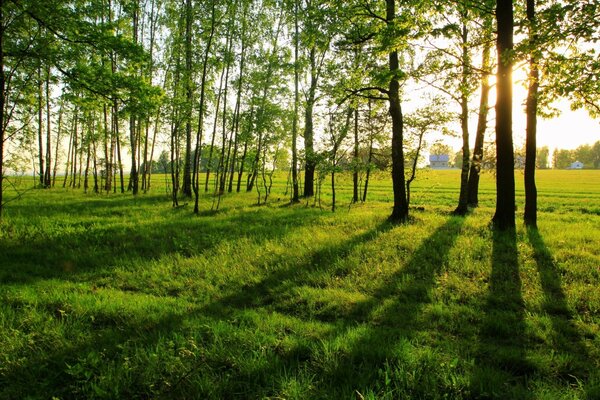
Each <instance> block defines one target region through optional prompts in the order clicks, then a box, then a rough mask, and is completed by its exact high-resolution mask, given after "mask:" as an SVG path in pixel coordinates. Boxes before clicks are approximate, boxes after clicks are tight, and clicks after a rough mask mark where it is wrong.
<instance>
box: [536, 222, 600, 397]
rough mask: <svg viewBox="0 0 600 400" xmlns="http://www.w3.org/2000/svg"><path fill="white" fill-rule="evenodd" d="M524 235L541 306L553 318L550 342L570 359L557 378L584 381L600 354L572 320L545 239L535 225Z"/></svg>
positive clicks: (596, 388) (599, 392)
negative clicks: (535, 272) (534, 268)
mask: <svg viewBox="0 0 600 400" xmlns="http://www.w3.org/2000/svg"><path fill="white" fill-rule="evenodd" d="M527 236H528V238H529V243H530V244H531V247H532V249H533V257H534V259H535V261H536V265H537V270H538V273H539V274H540V283H541V286H542V290H543V291H544V297H545V301H544V303H543V309H544V311H545V312H546V313H547V314H548V316H549V317H550V319H551V321H552V328H553V330H554V338H553V339H554V340H553V345H554V347H555V348H556V350H558V351H559V352H562V353H564V354H565V355H566V356H567V357H568V358H569V362H567V363H564V365H563V366H562V368H561V370H560V371H559V378H560V379H563V380H565V381H566V382H568V383H570V384H575V383H577V382H583V381H585V380H587V379H588V378H589V375H590V372H592V371H594V370H595V371H598V369H599V368H600V364H598V363H599V361H598V360H600V358H599V357H598V356H599V354H595V355H592V354H590V350H589V349H588V347H587V346H586V345H585V341H584V338H583V337H582V334H581V332H580V330H579V329H578V328H577V327H576V325H575V323H574V315H573V312H572V311H571V310H570V309H569V306H568V304H567V297H566V295H565V292H564V291H563V289H562V284H561V275H560V271H559V269H558V266H557V265H556V262H555V260H554V257H552V253H551V252H550V250H549V249H548V247H547V246H546V243H545V242H544V239H543V238H542V236H541V235H540V233H539V231H538V230H537V229H535V228H530V229H528V230H527ZM594 360H596V361H595V362H594ZM594 364H595V366H594ZM596 374H597V372H596ZM595 390H596V391H597V395H600V386H598V385H596V387H595Z"/></svg>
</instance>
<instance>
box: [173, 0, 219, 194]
mask: <svg viewBox="0 0 600 400" xmlns="http://www.w3.org/2000/svg"><path fill="white" fill-rule="evenodd" d="M213 1H214V0H213ZM192 19H193V16H192V0H186V1H185V44H184V46H185V47H184V51H185V76H184V79H185V96H186V105H185V161H184V166H183V186H182V188H181V192H182V194H183V196H185V197H192V103H193V88H192ZM213 23H214V21H213ZM211 37H212V35H211ZM208 53H209V51H208V50H207V54H208ZM203 79H204V77H203ZM200 111H201V112H202V110H200ZM201 118H202V117H201ZM198 129H201V128H200V127H199V128H198ZM194 158H196V157H194Z"/></svg>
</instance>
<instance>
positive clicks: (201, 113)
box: [188, 0, 216, 214]
mask: <svg viewBox="0 0 600 400" xmlns="http://www.w3.org/2000/svg"><path fill="white" fill-rule="evenodd" d="M188 1H189V0H188ZM215 2H216V0H213V2H212V12H211V23H210V36H209V38H208V42H207V43H206V52H205V53H204V60H203V66H202V79H201V83H200V107H199V111H198V129H197V131H196V152H195V154H194V171H193V179H192V189H193V191H194V214H198V212H199V209H198V201H199V199H200V188H199V186H200V171H199V169H200V158H201V153H202V129H203V126H202V125H203V124H204V96H205V89H206V78H207V75H208V57H209V55H210V49H211V46H212V40H213V37H214V34H215V28H216V16H215V11H216V10H215V9H216V4H215Z"/></svg>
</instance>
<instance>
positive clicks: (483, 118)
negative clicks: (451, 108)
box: [468, 17, 492, 207]
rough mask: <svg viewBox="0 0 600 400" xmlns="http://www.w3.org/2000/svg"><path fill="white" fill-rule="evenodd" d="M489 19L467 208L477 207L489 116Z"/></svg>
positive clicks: (490, 33)
mask: <svg viewBox="0 0 600 400" xmlns="http://www.w3.org/2000/svg"><path fill="white" fill-rule="evenodd" d="M491 25H492V20H491V17H486V20H485V22H484V28H483V29H484V30H485V36H484V45H483V50H482V56H481V58H482V61H481V69H482V71H483V72H482V73H483V75H482V77H481V97H480V100H479V117H478V119H477V131H476V132H475V146H474V148H473V158H472V161H471V170H470V171H469V183H468V198H469V201H468V203H469V206H470V207H477V205H478V204H479V174H480V171H481V166H482V163H483V144H484V139H485V131H486V129H487V120H488V114H489V109H490V107H489V97H490V79H489V74H490V73H491V71H490V53H491V44H490V42H491V35H492V26H491Z"/></svg>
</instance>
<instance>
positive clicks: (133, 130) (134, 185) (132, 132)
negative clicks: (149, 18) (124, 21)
mask: <svg viewBox="0 0 600 400" xmlns="http://www.w3.org/2000/svg"><path fill="white" fill-rule="evenodd" d="M133 7H134V8H133V43H134V44H137V41H138V18H139V14H138V13H139V3H138V0H135V2H134V5H133ZM136 122H138V123H139V121H136V116H135V114H134V113H133V111H132V112H131V115H130V116H129V141H130V143H131V175H130V176H129V182H131V189H132V193H133V195H134V196H135V195H137V194H138V183H139V179H138V165H137V159H136V156H137V151H138V146H137V144H138V135H137V124H136Z"/></svg>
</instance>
